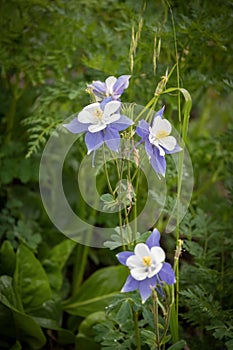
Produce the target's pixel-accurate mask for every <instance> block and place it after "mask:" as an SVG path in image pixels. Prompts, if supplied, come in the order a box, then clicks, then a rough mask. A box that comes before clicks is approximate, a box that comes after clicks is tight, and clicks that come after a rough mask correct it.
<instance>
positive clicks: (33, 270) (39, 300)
mask: <svg viewBox="0 0 233 350" xmlns="http://www.w3.org/2000/svg"><path fill="white" fill-rule="evenodd" d="M13 284H14V287H15V289H16V290H17V291H18V292H19V295H20V298H21V300H22V303H23V306H24V310H25V312H30V311H32V310H33V309H37V308H38V307H40V306H41V305H42V304H43V303H44V302H45V301H46V300H49V299H51V289H50V286H49V281H48V277H47V275H46V273H45V271H44V269H43V267H42V265H41V263H40V261H39V260H38V259H37V258H36V257H35V256H34V254H33V253H32V252H31V250H30V249H29V248H27V247H26V246H25V245H23V244H20V246H19V248H18V250H17V253H16V269H15V273H14V277H13Z"/></svg>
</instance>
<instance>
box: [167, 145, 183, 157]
mask: <svg viewBox="0 0 233 350" xmlns="http://www.w3.org/2000/svg"><path fill="white" fill-rule="evenodd" d="M182 150H183V148H181V147H180V146H179V145H178V143H177V144H176V145H175V147H174V149H173V150H172V151H168V150H166V149H165V153H166V154H173V153H177V152H180V151H182Z"/></svg>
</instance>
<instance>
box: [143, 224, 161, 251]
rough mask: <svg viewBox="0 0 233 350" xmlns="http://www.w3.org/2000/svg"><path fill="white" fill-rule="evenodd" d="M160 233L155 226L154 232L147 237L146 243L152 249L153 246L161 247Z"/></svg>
mask: <svg viewBox="0 0 233 350" xmlns="http://www.w3.org/2000/svg"><path fill="white" fill-rule="evenodd" d="M159 241H160V233H159V231H158V230H157V228H155V229H154V230H153V232H152V234H151V235H150V236H149V237H148V238H147V240H146V245H147V246H148V247H149V248H150V249H151V248H152V247H160V243H159Z"/></svg>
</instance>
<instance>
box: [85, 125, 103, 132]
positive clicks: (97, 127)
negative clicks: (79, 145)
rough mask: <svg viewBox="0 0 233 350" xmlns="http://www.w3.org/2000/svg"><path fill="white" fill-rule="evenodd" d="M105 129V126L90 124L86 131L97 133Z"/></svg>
mask: <svg viewBox="0 0 233 350" xmlns="http://www.w3.org/2000/svg"><path fill="white" fill-rule="evenodd" d="M105 128H106V124H105V123H104V124H92V125H89V126H88V131H90V132H93V133H94V132H98V131H100V130H103V129H105Z"/></svg>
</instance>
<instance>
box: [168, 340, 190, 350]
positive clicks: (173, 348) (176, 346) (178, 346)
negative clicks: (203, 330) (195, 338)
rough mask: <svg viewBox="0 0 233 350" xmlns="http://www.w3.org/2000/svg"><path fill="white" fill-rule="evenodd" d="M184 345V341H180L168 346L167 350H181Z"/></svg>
mask: <svg viewBox="0 0 233 350" xmlns="http://www.w3.org/2000/svg"><path fill="white" fill-rule="evenodd" d="M185 345H186V341H184V340H180V341H178V342H177V343H175V344H173V345H172V346H170V347H169V348H168V349H167V350H183V349H184V347H185Z"/></svg>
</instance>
